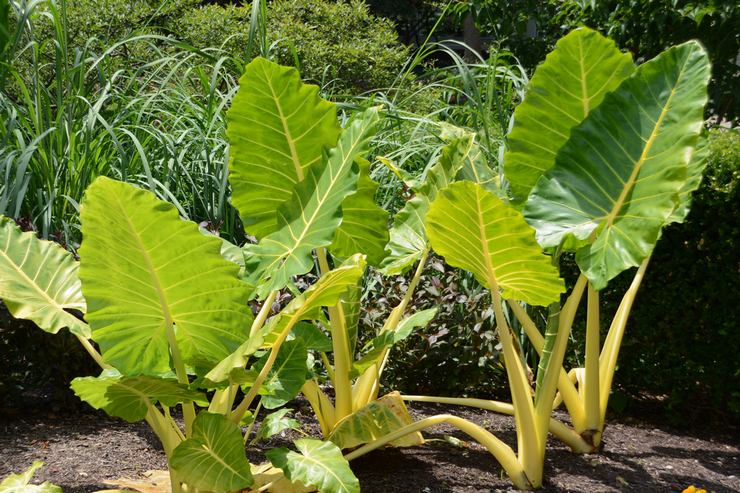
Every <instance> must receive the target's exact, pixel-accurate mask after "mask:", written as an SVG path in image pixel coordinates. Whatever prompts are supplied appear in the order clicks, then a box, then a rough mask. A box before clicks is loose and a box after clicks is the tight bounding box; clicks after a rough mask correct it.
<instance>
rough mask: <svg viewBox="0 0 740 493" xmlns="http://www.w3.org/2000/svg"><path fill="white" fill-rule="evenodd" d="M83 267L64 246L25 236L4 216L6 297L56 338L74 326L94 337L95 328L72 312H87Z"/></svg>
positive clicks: (14, 310)
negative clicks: (84, 296) (61, 332)
mask: <svg viewBox="0 0 740 493" xmlns="http://www.w3.org/2000/svg"><path fill="white" fill-rule="evenodd" d="M78 268H79V264H78V263H77V262H76V261H75V259H74V257H73V256H72V254H71V253H69V252H68V251H66V250H65V249H63V248H62V247H61V246H59V245H58V244H56V243H53V242H51V241H44V240H40V239H38V238H37V237H36V235H35V234H34V233H32V232H27V233H24V232H22V231H21V229H20V228H19V227H18V226H16V225H15V223H14V222H13V221H12V220H11V219H9V218H7V217H2V216H0V299H2V300H3V302H4V303H5V306H7V307H8V310H9V311H10V313H11V314H12V315H13V316H14V317H16V318H24V319H28V320H32V321H33V322H35V323H36V325H38V326H39V327H40V328H42V329H43V330H45V331H47V332H51V333H52V334H56V333H57V332H59V330H60V329H62V328H64V327H69V330H70V332H72V333H73V334H77V335H79V336H82V337H85V338H89V337H90V327H88V325H87V324H86V323H85V322H84V321H82V320H80V319H78V318H77V317H75V316H74V315H72V314H71V313H69V312H68V311H67V310H79V311H81V312H82V313H85V310H86V306H85V298H83V297H82V291H81V289H80V279H79V278H78V275H77V270H78Z"/></svg>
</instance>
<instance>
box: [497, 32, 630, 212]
mask: <svg viewBox="0 0 740 493" xmlns="http://www.w3.org/2000/svg"><path fill="white" fill-rule="evenodd" d="M634 70H635V66H634V64H633V63H632V57H631V56H630V55H629V54H627V53H622V52H620V51H619V49H618V48H617V47H616V45H615V44H614V42H613V41H611V40H610V39H608V38H605V37H604V36H602V35H601V34H599V33H598V32H596V31H592V30H591V29H587V28H580V29H576V30H575V31H572V32H571V33H569V34H568V35H566V36H564V37H563V38H561V39H560V41H558V42H557V44H556V45H555V49H554V50H553V51H552V52H551V53H550V54H549V55H547V58H546V59H545V61H544V62H543V63H542V65H540V66H539V67H537V70H536V71H535V73H534V75H533V76H532V80H531V81H530V82H529V85H528V86H527V93H526V96H525V98H524V101H522V103H521V104H520V105H519V106H517V108H516V111H515V112H514V127H513V128H512V130H511V133H510V134H509V137H508V139H507V143H508V150H507V152H506V154H504V171H505V173H506V178H507V179H508V181H509V183H510V186H511V192H512V194H513V195H514V198H515V200H516V201H517V202H522V201H524V200H525V199H526V198H527V195H529V192H530V191H531V190H532V187H534V185H535V184H536V183H537V179H538V178H539V177H540V176H541V175H542V174H543V173H544V172H545V171H547V170H548V169H550V168H551V167H553V166H554V165H555V156H556V155H557V153H558V149H560V147H562V146H563V144H565V142H566V141H567V140H568V137H569V135H570V131H571V129H572V128H573V127H575V126H577V125H578V124H580V123H581V122H582V121H583V120H584V119H585V118H586V116H588V113H589V111H590V110H592V109H593V108H596V107H597V106H598V105H599V104H600V103H601V101H602V100H603V99H604V96H605V95H606V94H607V93H608V92H610V91H612V90H614V89H616V87H617V86H618V85H619V83H620V82H622V80H624V79H625V78H627V77H628V76H629V75H630V74H631V73H632V72H634Z"/></svg>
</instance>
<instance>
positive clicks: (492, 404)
mask: <svg viewBox="0 0 740 493" xmlns="http://www.w3.org/2000/svg"><path fill="white" fill-rule="evenodd" d="M401 398H402V399H403V400H405V401H410V402H434V403H438V404H450V405H453V406H466V407H476V408H478V409H485V410H487V411H493V412H494V413H499V414H506V415H508V416H514V406H513V405H512V404H510V403H508V402H500V401H491V400H488V399H474V398H470V397H432V396H426V395H402V396H401ZM550 433H552V434H553V435H555V436H556V437H557V438H558V439H559V440H560V441H562V442H563V443H565V444H566V445H568V446H569V447H570V448H571V450H572V451H573V452H575V453H577V454H588V453H591V452H593V447H592V446H591V445H590V444H589V443H587V442H586V441H584V440H583V437H581V435H579V434H578V433H577V432H576V431H575V430H574V429H573V428H571V427H569V426H567V425H566V424H564V423H561V422H560V421H558V420H557V419H555V418H550Z"/></svg>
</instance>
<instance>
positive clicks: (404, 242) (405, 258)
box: [381, 132, 480, 275]
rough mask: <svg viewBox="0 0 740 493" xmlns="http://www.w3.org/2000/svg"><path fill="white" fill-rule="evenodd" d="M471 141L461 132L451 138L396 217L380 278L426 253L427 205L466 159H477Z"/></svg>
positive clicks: (404, 269)
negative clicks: (425, 225)
mask: <svg viewBox="0 0 740 493" xmlns="http://www.w3.org/2000/svg"><path fill="white" fill-rule="evenodd" d="M473 137H474V136H473V134H471V133H468V132H465V133H461V134H460V136H457V137H454V138H452V139H451V141H450V143H449V144H447V145H446V146H445V147H444V148H443V149H442V154H441V155H440V157H439V160H438V161H437V163H436V164H435V165H434V166H432V167H431V168H430V169H429V171H428V172H427V175H426V177H425V180H424V183H422V185H421V186H420V187H419V189H418V190H417V193H416V195H415V196H414V197H413V198H411V199H410V200H409V201H408V202H406V204H405V205H404V206H403V208H402V209H401V210H400V211H398V214H396V217H395V218H394V220H393V227H392V228H391V231H390V241H389V243H388V245H387V246H386V250H387V252H388V254H387V256H386V258H385V259H384V260H383V263H382V264H381V268H382V272H383V274H385V275H396V274H401V273H403V272H405V271H406V270H408V269H409V268H410V267H411V266H412V265H414V264H415V263H416V262H417V261H418V260H419V259H420V258H421V256H422V255H423V253H424V252H425V251H426V250H427V249H428V245H427V243H428V242H427V235H426V231H425V229H424V220H425V218H426V214H427V211H428V210H429V204H430V203H431V202H432V201H433V200H434V198H435V197H436V196H437V194H438V193H439V191H440V190H442V189H444V188H445V187H447V186H448V185H449V184H450V183H452V182H453V181H454V180H455V177H456V176H457V174H458V173H459V172H460V170H461V169H463V167H464V166H465V165H466V163H468V162H469V161H470V159H473V158H475V159H477V157H476V156H478V155H479V153H480V149H479V148H478V146H477V145H476V144H475V142H474V138H473Z"/></svg>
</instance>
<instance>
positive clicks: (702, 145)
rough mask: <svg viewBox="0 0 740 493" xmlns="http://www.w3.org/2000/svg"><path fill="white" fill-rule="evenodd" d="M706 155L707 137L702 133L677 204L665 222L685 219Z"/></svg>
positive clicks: (705, 161)
mask: <svg viewBox="0 0 740 493" xmlns="http://www.w3.org/2000/svg"><path fill="white" fill-rule="evenodd" d="M707 157H709V139H708V138H707V137H706V136H705V135H702V136H701V137H700V138H699V142H698V143H697V144H696V148H695V149H694V152H693V154H692V155H691V160H690V161H689V164H688V167H687V169H686V171H687V173H686V181H684V184H683V186H682V187H681V189H680V190H679V191H678V206H677V207H676V210H674V211H673V213H672V214H671V216H670V217H669V218H668V220H667V221H666V224H670V223H682V222H684V221H685V220H686V216H688V215H689V210H690V209H691V194H692V193H694V191H696V190H697V189H698V188H699V185H701V177H702V175H703V174H704V168H706V167H707Z"/></svg>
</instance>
